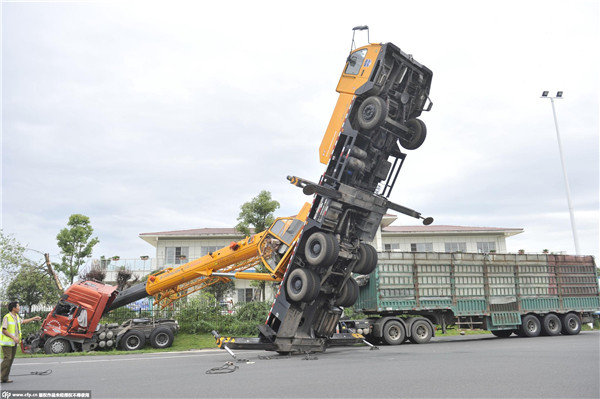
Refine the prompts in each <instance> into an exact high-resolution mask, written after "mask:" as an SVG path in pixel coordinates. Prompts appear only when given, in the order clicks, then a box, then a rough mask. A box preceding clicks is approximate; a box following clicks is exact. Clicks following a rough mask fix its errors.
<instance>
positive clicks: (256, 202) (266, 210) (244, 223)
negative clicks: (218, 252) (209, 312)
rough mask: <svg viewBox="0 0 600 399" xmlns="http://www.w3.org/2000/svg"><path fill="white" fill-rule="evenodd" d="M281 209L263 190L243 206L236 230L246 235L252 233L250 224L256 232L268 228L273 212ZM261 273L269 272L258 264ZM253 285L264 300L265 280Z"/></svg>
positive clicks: (257, 269) (268, 193) (269, 194)
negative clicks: (258, 289)
mask: <svg viewBox="0 0 600 399" xmlns="http://www.w3.org/2000/svg"><path fill="white" fill-rule="evenodd" d="M277 209H279V202H277V201H275V200H273V199H271V193H270V192H268V191H266V190H263V191H261V192H260V193H259V194H258V195H257V196H256V197H254V198H252V200H250V201H249V202H246V203H244V204H243V205H242V206H241V211H240V214H239V216H238V218H237V220H238V221H239V223H238V224H237V226H235V228H236V230H237V231H239V232H240V233H242V234H245V235H246V236H249V235H250V226H252V227H254V231H255V232H257V233H258V232H261V231H265V230H267V229H268V228H269V227H270V226H271V224H272V223H273V221H274V220H275V217H274V216H273V212H275V210H277ZM256 271H257V272H259V273H267V272H268V271H267V269H266V268H265V267H264V266H263V265H258V266H256ZM251 285H252V286H254V287H258V288H260V291H261V294H262V298H261V299H262V300H264V298H265V290H266V283H265V281H263V280H258V281H252V282H251Z"/></svg>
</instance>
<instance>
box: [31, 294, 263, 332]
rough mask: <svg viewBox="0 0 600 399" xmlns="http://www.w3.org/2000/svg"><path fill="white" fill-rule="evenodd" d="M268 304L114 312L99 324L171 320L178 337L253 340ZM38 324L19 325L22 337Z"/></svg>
mask: <svg viewBox="0 0 600 399" xmlns="http://www.w3.org/2000/svg"><path fill="white" fill-rule="evenodd" d="M270 307H271V303H267V302H248V303H243V304H238V305H236V307H235V308H234V309H233V312H232V313H231V314H230V313H228V312H227V311H224V310H223V309H222V308H221V307H220V306H218V305H217V304H216V302H214V301H189V302H188V303H185V304H181V305H179V306H177V307H176V308H174V309H154V310H132V309H128V308H120V309H115V310H113V311H111V312H110V313H108V314H107V315H105V316H104V317H103V318H102V320H101V321H100V322H101V323H102V324H109V323H119V324H120V323H122V322H124V321H126V320H129V319H139V318H146V317H148V318H156V319H162V318H166V319H175V320H177V322H178V323H179V328H180V331H181V332H182V333H188V334H196V333H210V332H211V331H212V330H217V331H219V332H220V333H224V334H227V335H245V336H255V335H257V334H258V329H257V326H258V325H259V324H263V323H264V322H265V320H266V319H267V315H268V314H269V310H270ZM47 314H48V312H32V313H30V314H27V315H26V318H29V317H32V316H41V317H42V319H44V318H45V317H46V315H47ZM39 328H40V323H28V324H24V325H23V336H24V337H25V336H27V335H28V334H30V333H33V332H36V331H38V330H39Z"/></svg>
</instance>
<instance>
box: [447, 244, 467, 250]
mask: <svg viewBox="0 0 600 399" xmlns="http://www.w3.org/2000/svg"><path fill="white" fill-rule="evenodd" d="M444 251H445V252H467V243H466V242H447V243H444Z"/></svg>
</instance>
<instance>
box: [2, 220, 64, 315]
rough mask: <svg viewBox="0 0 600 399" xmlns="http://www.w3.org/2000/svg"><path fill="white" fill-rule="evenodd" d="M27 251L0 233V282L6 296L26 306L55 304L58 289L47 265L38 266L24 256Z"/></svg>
mask: <svg viewBox="0 0 600 399" xmlns="http://www.w3.org/2000/svg"><path fill="white" fill-rule="evenodd" d="M26 250H27V248H25V247H24V246H23V245H21V244H20V243H19V242H18V241H17V240H16V239H15V238H14V237H12V236H10V235H7V234H5V233H4V232H3V231H2V230H0V276H1V278H0V282H1V284H0V285H1V286H2V289H3V291H5V292H3V297H4V298H5V299H9V300H11V301H19V302H20V303H21V304H22V305H24V306H32V305H37V304H38V303H52V302H55V301H56V300H57V299H58V297H59V295H60V294H59V290H58V288H57V287H56V284H55V283H54V280H53V276H50V274H49V273H48V271H47V269H46V267H45V266H44V265H45V263H44V262H41V263H40V264H39V265H37V264H36V263H35V262H34V261H32V260H31V259H29V258H27V257H26V256H25V251H26Z"/></svg>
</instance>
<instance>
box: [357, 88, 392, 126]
mask: <svg viewBox="0 0 600 399" xmlns="http://www.w3.org/2000/svg"><path fill="white" fill-rule="evenodd" d="M387 113H388V110H387V103H386V102H385V100H384V99H383V98H381V97H378V96H371V97H368V98H366V99H365V100H364V101H363V102H362V104H360V107H358V112H357V115H356V118H357V120H358V126H359V127H360V128H361V129H363V130H373V129H375V128H377V127H379V126H381V124H382V123H383V122H384V121H385V118H386V117H387Z"/></svg>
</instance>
